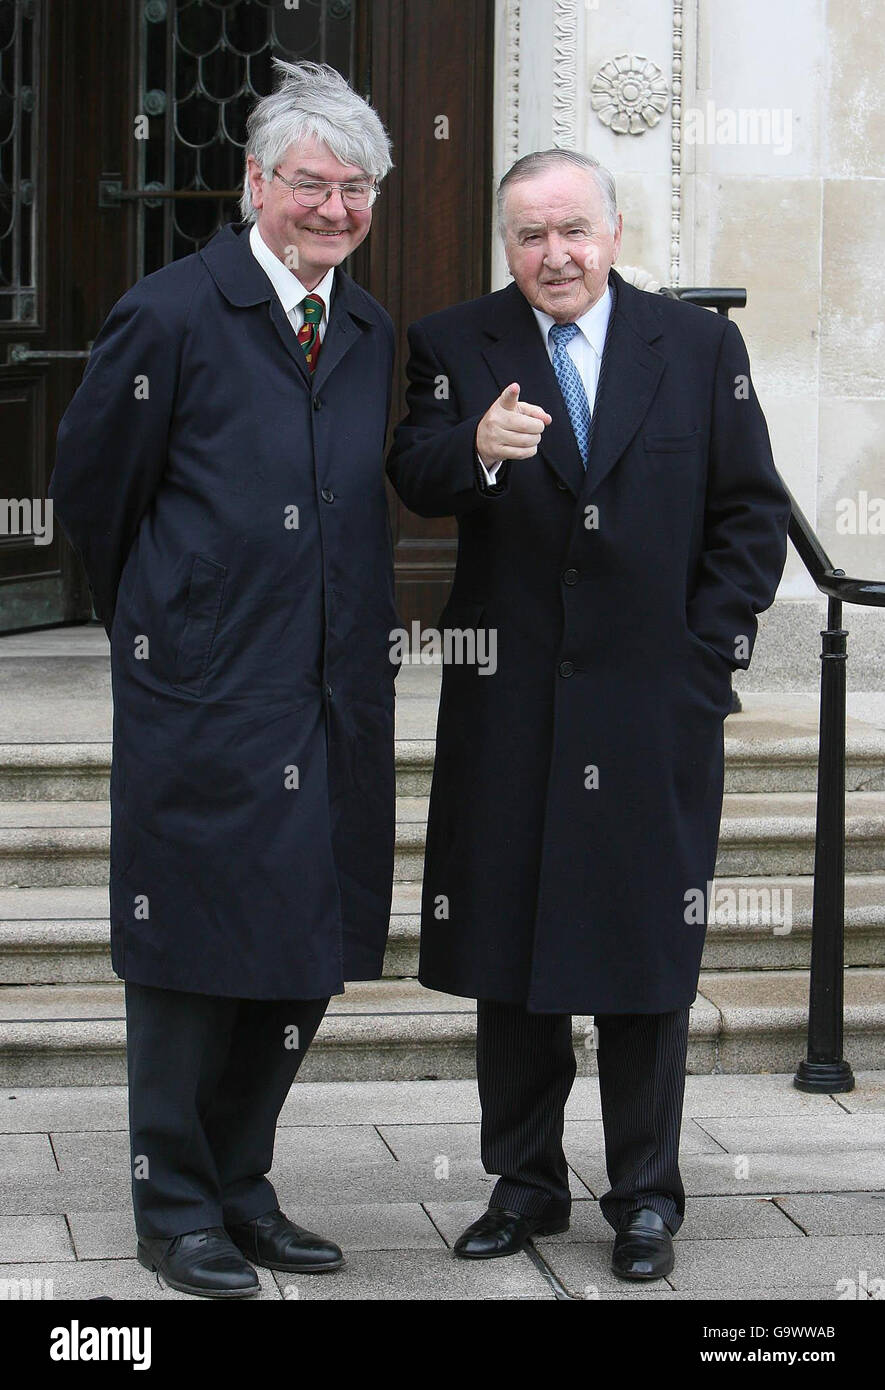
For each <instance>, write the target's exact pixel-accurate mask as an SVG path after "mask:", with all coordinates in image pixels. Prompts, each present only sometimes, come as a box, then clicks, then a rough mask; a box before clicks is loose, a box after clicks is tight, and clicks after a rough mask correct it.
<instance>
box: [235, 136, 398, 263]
mask: <svg viewBox="0 0 885 1390" xmlns="http://www.w3.org/2000/svg"><path fill="white" fill-rule="evenodd" d="M247 168H248V174H249V185H250V188H251V190H252V201H253V203H254V204H255V207H256V208H257V209H258V218H257V220H258V230H259V232H260V233H261V237H262V240H263V241H264V242H265V243H266V245H267V246H269V247H270V249H271V251H273V253H274V255H276V256H279V258H280V260H281V261H283V262H284V263H285V264H286V265H287V266H288V267H289V269H290V270H291V271H292V272H293V273H294V274H295V275H297V276H298V279H299V280H300V281H301V283H302V285H304V287H305V288H306V289H308V290H312V289H315V288H316V286H317V285H318V284H319V283H320V281H321V280H322V278H323V276H324V275H325V274H326V272H327V271H328V270H329V269H330V267H332V266H334V265H340V263H341V262H342V261H343V260H344V258H345V256H349V255H350V253H351V251H353V250H355V249H356V247H357V246H359V244H360V242H361V241H363V240H364V239H365V237H366V236H367V235H368V231H369V228H370V227H371V225H372V209H371V208H366V209H365V210H364V211H362V212H358V211H357V212H355V211H354V210H353V209H352V208H346V207H345V206H344V203H343V202H342V201H341V190H340V189H338V188H335V189H333V190H332V194H331V197H330V198H329V199H328V200H327V201H326V202H325V203H323V204H322V205H321V206H320V207H318V208H305V207H302V206H301V204H300V203H296V201H295V198H294V197H293V194H292V190H291V189H290V188H287V187H286V185H285V184H284V183H281V181H280V180H279V179H277V178H270V175H271V174H272V172H273V171H272V170H270V169H268V170H267V174H268V181H265V180H264V179H263V178H262V174H261V169H260V168H259V166H258V164H257V162H256V160H255V158H254V156H253V155H249V158H248V160H247ZM276 168H277V170H278V171H279V173H281V174H282V175H283V177H284V178H287V179H288V180H289V182H290V183H298V182H299V181H300V180H301V179H317V180H319V181H320V182H322V181H326V182H329V183H346V182H347V180H348V179H357V180H360V181H361V182H365V180H366V179H367V178H368V177H369V176H368V175H367V174H366V171H365V170H364V169H360V168H359V167H358V166H357V165H355V164H342V163H341V161H340V160H338V159H336V158H335V156H334V155H333V154H332V152H331V150H329V148H328V147H327V146H326V145H323V144H321V143H320V142H319V141H318V140H313V139H311V140H305V141H304V142H303V143H302V144H300V145H290V146H289V148H288V149H287V150H286V153H285V155H284V156H283V158H282V159H281V160H280V162H279V163H278V164H277V165H276Z"/></svg>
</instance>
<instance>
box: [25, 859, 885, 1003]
mask: <svg viewBox="0 0 885 1390" xmlns="http://www.w3.org/2000/svg"><path fill="white" fill-rule="evenodd" d="M812 892H813V880H812V879H811V877H810V876H808V875H803V876H797V877H793V878H791V877H781V878H772V879H766V880H764V882H763V881H762V880H761V879H759V878H758V877H745V878H723V879H719V880H717V882H716V884H715V888H714V896H713V900H712V904H711V907H712V911H711V914H710V926H709V929H708V932H707V943H706V948H705V951H704V961H703V965H704V969H705V970H790V969H802V968H807V966H808V964H809V961H810V956H811V908H812ZM845 902H846V910H845V962H846V964H847V965H851V966H860V965H866V966H885V874H849V875H848V877H847V879H846V884H845ZM420 909H421V885H420V883H418V882H398V883H396V884H395V885H394V892H393V905H392V911H391V917H390V935H389V937H388V945H387V954H386V956H385V960H384V975H385V978H387V979H402V978H406V977H409V976H414V975H416V974H417V972H418V941H419V930H420ZM109 931H110V927H109V922H108V895H107V889H106V888H101V887H91V886H86V887H79V888H77V887H67V888H0V981H2V982H3V983H4V984H10V985H11V984H19V985H42V984H100V983H104V982H112V981H114V980H115V979H116V976H115V975H114V972H113V970H112V969H111V955H110V944H109Z"/></svg>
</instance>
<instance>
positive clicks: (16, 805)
mask: <svg viewBox="0 0 885 1390" xmlns="http://www.w3.org/2000/svg"><path fill="white" fill-rule="evenodd" d="M815 801H816V798H815V796H814V794H813V793H811V792H759V793H743V792H731V793H729V794H727V795H726V797H725V803H724V806H723V813H722V824H721V830H720V843H719V857H718V859H717V862H716V873H717V876H719V877H723V876H729V877H734V876H737V875H753V876H763V877H764V876H769V877H771V876H775V875H784V874H809V873H811V872H812V871H813V868H814V829H815V823H814V812H815ZM427 805H428V798H427V797H420V796H412V797H408V796H405V797H399V799H398V801H397V827H396V863H395V867H394V876H395V878H396V879H397V880H398V881H400V882H415V881H416V880H418V879H420V878H421V875H422V870H423V859H424V838H425V831H426V825H427ZM109 827H110V806H109V803H108V802H106V801H5V802H0V887H21V888H28V887H30V888H51V887H66V886H70V887H80V886H87V885H90V884H91V885H94V886H100V885H101V884H103V883H106V882H107V878H108V851H109V841H110V830H109ZM845 866H846V870H847V872H849V873H876V872H879V871H881V870H883V869H885V792H878V791H876V792H849V793H848V794H847V796H846V844H845Z"/></svg>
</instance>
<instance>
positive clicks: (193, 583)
mask: <svg viewBox="0 0 885 1390" xmlns="http://www.w3.org/2000/svg"><path fill="white" fill-rule="evenodd" d="M226 576H227V566H226V565H220V564H218V562H217V560H210V559H209V557H208V556H207V555H195V556H194V562H193V565H192V567H191V577H190V585H189V587H188V595H187V612H186V614H185V620H184V630H183V632H182V634H181V640H180V641H179V643H178V652H177V653H176V657H175V680H174V681H173V685H174V686H175V687H176V689H178V690H186V691H187V692H188V693H189V694H191V695H202V693H203V686H204V685H205V683H206V672H207V671H208V669H209V658H210V657H211V655H212V643H213V642H214V640H215V631H216V628H217V626H218V615H219V613H220V612H221V600H222V596H223V594H224V581H225V578H226Z"/></svg>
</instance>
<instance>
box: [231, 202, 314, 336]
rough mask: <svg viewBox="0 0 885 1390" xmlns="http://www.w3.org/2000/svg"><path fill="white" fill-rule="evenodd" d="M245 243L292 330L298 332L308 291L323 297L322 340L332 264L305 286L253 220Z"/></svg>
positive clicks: (302, 320) (301, 323)
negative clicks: (317, 279) (311, 287)
mask: <svg viewBox="0 0 885 1390" xmlns="http://www.w3.org/2000/svg"><path fill="white" fill-rule="evenodd" d="M249 245H250V246H251V248H252V254H253V255H254V257H255V259H256V261H257V262H258V264H259V265H260V266H261V269H262V270H263V271H264V272H265V274H266V275H267V278H268V279H269V280H270V283H271V284H272V285H273V287H274V289H275V290H276V292H277V297H278V299H279V301H280V303H281V304H282V306H283V309H284V311H285V313H286V317H287V318H288V320H289V322H290V323H291V325H292V327H293V328H294V329H295V332H296V333H298V331H299V330H300V329H301V328H302V327H303V325H304V307H303V301H304V300H305V299H306V298H307V296H308V295H309V294H312V295H313V296H314V297H315V298H316V299H321V300H322V301H323V317H322V319H321V320H320V342H322V341H323V338H324V337H325V336H326V329H327V328H328V326H329V313H330V311H331V308H332V292H333V287H334V282H335V267H334V266H332V268H331V269H330V270H328V271H327V272H326V274H325V275H324V276H323V278H322V280H321V281H320V283H319V284H318V285H317V287H316V289H315V290H307V289H305V288H304V286H303V285H302V283H301V281H300V280H299V279H298V276H297V275H296V274H295V273H294V271H292V270H290V269H289V268H288V266H286V265H284V264H283V262H282V261H281V260H280V258H279V256H275V255H274V253H273V251H271V249H270V247H269V246H268V245H267V243H266V242H265V241H264V240H263V239H262V237H261V234H260V232H259V230H258V223H257V222H253V223H252V229H251V231H250V232H249Z"/></svg>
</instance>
